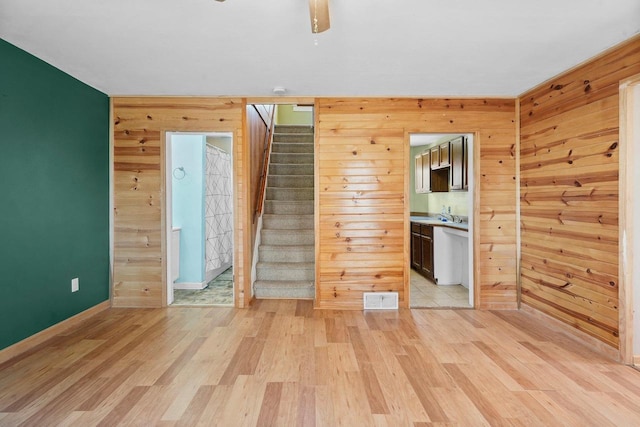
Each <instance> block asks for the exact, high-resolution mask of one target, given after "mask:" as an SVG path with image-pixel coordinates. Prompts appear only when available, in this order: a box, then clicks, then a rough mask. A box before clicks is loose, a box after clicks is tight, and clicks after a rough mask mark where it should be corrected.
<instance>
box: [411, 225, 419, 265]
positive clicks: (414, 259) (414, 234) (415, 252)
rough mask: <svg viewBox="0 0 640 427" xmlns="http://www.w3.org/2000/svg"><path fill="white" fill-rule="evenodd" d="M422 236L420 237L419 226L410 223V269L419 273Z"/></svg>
mask: <svg viewBox="0 0 640 427" xmlns="http://www.w3.org/2000/svg"><path fill="white" fill-rule="evenodd" d="M421 238H422V236H421V235H420V224H416V223H415V222H412V223H411V267H412V268H413V269H414V270H416V271H420V268H421V260H422V243H421Z"/></svg>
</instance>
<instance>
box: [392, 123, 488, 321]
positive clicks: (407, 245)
mask: <svg viewBox="0 0 640 427" xmlns="http://www.w3.org/2000/svg"><path fill="white" fill-rule="evenodd" d="M414 133H442V134H460V135H471V136H472V138H473V140H472V144H471V146H472V153H471V156H470V157H468V158H469V159H471V164H472V166H473V168H472V170H471V174H469V175H470V176H472V177H473V181H472V182H473V186H472V190H471V191H469V192H468V193H469V194H470V195H471V197H472V204H471V207H472V208H471V210H470V211H469V213H470V214H471V215H470V216H471V218H470V219H471V221H470V222H469V233H470V234H469V236H470V238H471V239H472V242H471V247H472V248H473V256H472V257H470V260H473V265H472V268H470V269H469V277H470V278H472V280H473V283H472V284H471V285H470V286H469V289H470V291H472V292H473V307H472V308H473V309H474V310H475V309H477V308H478V306H479V305H480V278H479V274H478V268H477V266H478V265H479V264H478V263H479V262H480V260H479V257H480V131H479V130H477V129H476V130H475V131H461V132H458V131H449V130H447V131H446V132H438V130H433V129H424V128H418V129H416V128H411V129H405V131H404V162H405V164H404V168H405V171H406V173H407V176H406V177H405V185H404V200H405V204H404V206H405V207H404V219H405V230H406V231H405V239H404V259H405V263H404V295H405V301H406V303H405V304H406V308H411V295H410V289H411V220H410V218H409V217H410V216H411V204H410V201H409V195H410V194H411V188H410V187H411V178H410V177H409V176H408V175H409V174H410V173H411V163H412V162H413V158H412V157H411V145H410V137H411V134H414ZM467 173H468V172H467ZM406 236H409V237H408V238H406ZM471 288H473V289H471Z"/></svg>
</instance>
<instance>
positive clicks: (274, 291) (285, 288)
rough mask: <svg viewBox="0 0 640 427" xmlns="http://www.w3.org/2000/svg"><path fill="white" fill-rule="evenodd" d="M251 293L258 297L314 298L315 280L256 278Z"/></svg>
mask: <svg viewBox="0 0 640 427" xmlns="http://www.w3.org/2000/svg"><path fill="white" fill-rule="evenodd" d="M253 295H254V296H255V297H256V298H258V299H268V298H285V299H286V298H295V299H314V298H315V282H314V281H312V280H300V281H281V280H256V281H255V282H254V284H253Z"/></svg>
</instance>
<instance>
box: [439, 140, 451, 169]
mask: <svg viewBox="0 0 640 427" xmlns="http://www.w3.org/2000/svg"><path fill="white" fill-rule="evenodd" d="M438 151H439V152H440V167H441V168H446V167H447V166H449V165H450V164H451V163H450V161H449V142H448V141H447V142H445V143H444V144H440V145H439V146H438Z"/></svg>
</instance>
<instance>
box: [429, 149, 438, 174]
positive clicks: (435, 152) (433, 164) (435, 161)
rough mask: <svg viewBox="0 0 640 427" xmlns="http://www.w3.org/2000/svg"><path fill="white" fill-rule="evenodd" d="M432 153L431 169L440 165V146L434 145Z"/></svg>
mask: <svg viewBox="0 0 640 427" xmlns="http://www.w3.org/2000/svg"><path fill="white" fill-rule="evenodd" d="M429 153H430V154H431V169H438V168H439V167H440V147H432V148H431V150H430V151H429Z"/></svg>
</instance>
